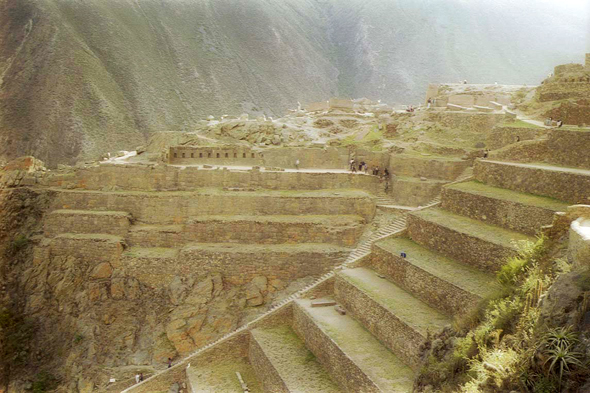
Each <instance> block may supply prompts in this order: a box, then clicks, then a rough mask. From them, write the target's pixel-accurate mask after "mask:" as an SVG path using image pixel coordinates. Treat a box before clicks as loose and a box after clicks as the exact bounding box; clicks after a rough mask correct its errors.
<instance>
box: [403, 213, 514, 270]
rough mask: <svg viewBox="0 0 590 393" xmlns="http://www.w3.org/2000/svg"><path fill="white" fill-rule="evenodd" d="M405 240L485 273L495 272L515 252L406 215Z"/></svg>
mask: <svg viewBox="0 0 590 393" xmlns="http://www.w3.org/2000/svg"><path fill="white" fill-rule="evenodd" d="M408 236H409V237H410V238H411V239H412V240H414V241H415V242H416V243H419V244H421V245H423V246H425V247H427V248H429V249H431V250H435V251H438V252H440V253H441V254H443V255H446V256H448V257H450V258H453V259H455V260H457V261H460V262H463V263H466V264H468V265H471V266H473V267H476V268H478V269H481V270H483V271H487V272H496V271H498V270H499V269H500V267H501V266H502V265H503V264H504V263H505V262H506V260H507V258H508V257H511V256H514V255H516V251H514V250H512V249H509V248H506V247H503V246H501V245H498V244H495V243H490V242H487V241H485V240H482V239H479V238H477V237H475V236H471V235H468V234H465V233H460V232H456V231H454V230H452V229H450V228H447V227H444V226H442V225H438V224H436V223H433V222H430V221H426V220H423V219H422V218H420V217H417V216H415V215H413V214H408Z"/></svg>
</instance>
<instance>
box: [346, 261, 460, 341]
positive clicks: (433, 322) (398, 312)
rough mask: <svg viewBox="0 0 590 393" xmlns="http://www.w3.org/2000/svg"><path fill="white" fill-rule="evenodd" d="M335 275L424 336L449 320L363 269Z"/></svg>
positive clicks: (438, 328) (448, 322) (388, 282)
mask: <svg viewBox="0 0 590 393" xmlns="http://www.w3.org/2000/svg"><path fill="white" fill-rule="evenodd" d="M339 276H340V277H342V278H344V279H345V280H347V281H349V282H350V283H352V284H353V285H354V286H355V287H357V288H358V289H360V290H362V291H363V292H364V293H365V294H366V295H367V296H369V297H370V298H371V299H373V300H374V301H376V302H377V303H379V304H380V305H381V306H383V307H385V308H387V309H388V310H389V311H390V312H391V313H392V314H393V315H395V316H396V317H397V318H399V319H400V320H401V321H403V322H404V323H406V324H408V325H409V326H411V327H412V328H413V329H415V330H416V331H417V332H419V333H420V334H421V335H423V336H424V337H426V336H427V335H428V332H429V331H430V332H431V333H434V332H437V331H439V330H440V329H443V328H444V327H445V326H448V325H449V324H450V323H451V321H450V319H449V317H447V316H446V315H444V314H442V313H440V312H439V311H437V310H435V309H434V308H432V307H430V306H428V305H427V304H426V303H424V302H422V301H420V300H418V299H416V298H415V297H414V296H412V295H411V294H409V293H408V292H406V291H405V290H403V289H402V288H400V287H398V286H397V285H395V284H394V283H392V282H390V281H389V280H387V279H384V278H381V277H379V276H377V274H376V273H375V272H374V271H373V270H371V269H367V268H362V267H359V268H356V269H345V270H342V271H341V272H340V273H339Z"/></svg>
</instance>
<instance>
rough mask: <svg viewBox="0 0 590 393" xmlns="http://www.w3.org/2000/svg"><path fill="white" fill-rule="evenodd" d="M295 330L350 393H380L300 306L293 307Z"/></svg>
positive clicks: (333, 376)
mask: <svg viewBox="0 0 590 393" xmlns="http://www.w3.org/2000/svg"><path fill="white" fill-rule="evenodd" d="M293 329H294V330H295V332H296V333H297V335H298V336H299V337H301V338H302V339H303V341H304V342H305V346H306V347H307V348H308V349H309V350H310V351H311V352H313V354H314V355H315V356H316V357H317V358H318V360H319V361H320V363H321V364H322V365H323V366H324V368H325V369H326V371H327V372H328V374H330V376H332V378H333V379H334V380H335V381H336V382H338V384H339V385H340V386H341V387H342V388H343V390H344V391H348V392H378V391H379V388H378V387H377V386H376V385H375V384H374V383H373V381H371V380H370V379H369V377H368V376H367V375H366V374H365V373H363V372H362V371H361V370H360V369H359V368H358V366H357V365H356V364H355V363H354V362H353V361H352V360H351V359H350V358H349V357H348V356H346V354H345V353H344V352H342V350H341V349H340V348H339V347H338V345H337V344H336V343H335V342H334V341H332V339H330V337H329V336H328V335H326V334H325V333H324V332H323V331H322V330H321V328H320V327H319V326H318V325H316V324H315V323H314V321H313V320H312V319H311V317H310V316H309V315H307V312H306V311H305V310H304V309H302V308H301V307H300V306H299V305H298V304H295V305H294V307H293Z"/></svg>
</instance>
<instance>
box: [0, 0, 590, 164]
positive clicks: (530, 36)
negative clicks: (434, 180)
mask: <svg viewBox="0 0 590 393" xmlns="http://www.w3.org/2000/svg"><path fill="white" fill-rule="evenodd" d="M552 4H555V3H550V2H547V1H532V0H524V1H520V2H517V3H514V2H509V1H508V0H500V1H493V2H489V1H483V0H474V1H464V0H322V1H319V0H317V1H316V0H280V1H269V0H232V1H230V0H100V1H99V0H0V83H1V84H0V158H4V159H9V158H13V157H17V156H21V155H25V154H32V155H35V156H36V157H38V158H39V159H41V160H43V161H46V162H47V163H48V164H49V165H56V164H57V163H72V162H74V161H75V160H76V159H82V158H86V157H92V158H94V157H96V156H97V155H98V154H100V153H102V152H105V151H114V150H117V149H124V148H127V149H129V148H133V147H135V146H136V145H139V144H142V143H144V142H145V138H146V137H147V136H148V135H149V134H150V133H152V132H154V131H160V130H190V129H191V128H193V127H194V126H195V124H196V122H197V121H198V120H199V119H202V118H204V117H205V116H207V115H222V114H230V115H238V114H240V113H243V112H248V113H265V114H267V115H273V116H278V115H281V114H283V113H284V112H285V111H286V110H287V109H289V108H293V107H296V105H297V102H298V101H300V102H302V103H305V102H311V101H317V100H324V99H327V98H329V97H330V96H349V97H363V96H366V97H369V98H372V99H382V100H383V101H386V102H390V103H405V102H413V103H415V102H417V101H419V100H420V99H421V98H422V96H423V94H424V92H425V89H426V86H427V83H428V82H447V81H459V80H463V79H468V80H469V81H470V82H474V83H478V82H482V83H490V82H492V83H493V82H495V81H497V82H499V83H518V84H520V83H529V84H536V83H538V82H539V81H540V80H541V79H543V77H545V76H546V75H547V73H549V72H551V69H552V67H553V66H554V65H556V64H561V63H568V62H570V61H578V62H579V61H581V57H582V56H583V54H584V52H585V51H587V50H588V45H589V44H588V38H587V35H588V30H589V28H590V26H589V24H588V21H589V20H590V18H589V17H588V14H587V12H575V11H576V10H578V11H579V10H580V9H582V8H574V6H573V5H568V4H569V3H568V2H567V1H566V2H565V3H563V4H558V5H552Z"/></svg>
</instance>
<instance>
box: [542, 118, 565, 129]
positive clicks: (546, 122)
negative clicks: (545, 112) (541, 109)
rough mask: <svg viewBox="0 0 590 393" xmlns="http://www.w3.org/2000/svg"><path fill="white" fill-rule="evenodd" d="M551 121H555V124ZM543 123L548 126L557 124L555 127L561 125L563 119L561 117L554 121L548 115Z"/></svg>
mask: <svg viewBox="0 0 590 393" xmlns="http://www.w3.org/2000/svg"><path fill="white" fill-rule="evenodd" d="M553 123H555V124H553ZM545 125H546V126H549V127H553V126H557V128H560V127H561V126H562V125H563V121H562V120H561V119H559V120H557V121H556V122H554V121H553V118H552V117H550V118H548V119H547V120H545Z"/></svg>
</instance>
